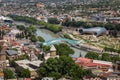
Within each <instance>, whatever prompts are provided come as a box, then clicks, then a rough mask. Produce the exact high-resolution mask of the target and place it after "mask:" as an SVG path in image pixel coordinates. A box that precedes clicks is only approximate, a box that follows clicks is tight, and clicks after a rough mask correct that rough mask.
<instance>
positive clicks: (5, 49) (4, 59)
mask: <svg viewBox="0 0 120 80" xmlns="http://www.w3.org/2000/svg"><path fill="white" fill-rule="evenodd" d="M1 29H2V30H6V27H2V28H1ZM7 30H8V29H7ZM17 33H20V31H19V30H16V29H12V28H9V31H8V32H7V34H5V35H4V36H3V38H2V39H1V40H0V45H1V46H2V50H1V52H0V80H4V73H3V70H4V69H5V68H8V67H10V64H9V61H12V60H17V61H15V64H16V66H21V67H23V68H24V69H29V71H30V75H31V78H32V79H34V78H35V77H36V76H37V72H36V70H37V68H38V67H39V66H40V63H42V62H43V61H41V60H39V59H38V56H39V55H40V54H42V53H43V51H42V50H41V49H39V48H38V47H37V46H36V44H32V43H31V42H30V41H29V40H27V39H21V40H18V39H16V37H15V35H16V34H17ZM25 54H27V55H28V57H29V58H28V59H24V60H20V59H22V56H23V55H25ZM50 57H52V58H55V57H59V55H56V48H55V47H54V46H53V45H51V48H50V53H48V54H46V55H45V57H44V58H45V60H47V59H48V58H50Z"/></svg>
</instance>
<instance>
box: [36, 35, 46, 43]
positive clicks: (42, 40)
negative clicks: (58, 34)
mask: <svg viewBox="0 0 120 80" xmlns="http://www.w3.org/2000/svg"><path fill="white" fill-rule="evenodd" d="M37 39H38V41H40V42H45V40H44V38H43V37H41V36H38V37H37Z"/></svg>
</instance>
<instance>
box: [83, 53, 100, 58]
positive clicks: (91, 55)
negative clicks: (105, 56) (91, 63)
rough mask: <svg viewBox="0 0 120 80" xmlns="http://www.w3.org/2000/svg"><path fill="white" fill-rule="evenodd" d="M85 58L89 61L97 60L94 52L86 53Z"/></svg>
mask: <svg viewBox="0 0 120 80" xmlns="http://www.w3.org/2000/svg"><path fill="white" fill-rule="evenodd" d="M85 57H86V58H90V59H99V55H98V54H97V53H94V52H88V53H87V54H86V56H85Z"/></svg>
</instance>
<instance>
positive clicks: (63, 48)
mask: <svg viewBox="0 0 120 80" xmlns="http://www.w3.org/2000/svg"><path fill="white" fill-rule="evenodd" d="M55 48H56V49H57V54H58V55H60V56H63V55H65V56H69V55H70V54H74V50H73V49H71V48H70V46H68V45H67V44H64V43H61V44H59V45H55Z"/></svg>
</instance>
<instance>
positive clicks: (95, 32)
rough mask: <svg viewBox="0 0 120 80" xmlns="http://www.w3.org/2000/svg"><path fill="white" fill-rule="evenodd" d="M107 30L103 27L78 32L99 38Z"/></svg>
mask: <svg viewBox="0 0 120 80" xmlns="http://www.w3.org/2000/svg"><path fill="white" fill-rule="evenodd" d="M106 31H107V30H106V29H105V28H104V27H94V28H86V29H84V28H83V29H80V30H79V32H80V33H82V34H84V33H94V35H96V36H100V35H102V34H103V33H105V32H106Z"/></svg>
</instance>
